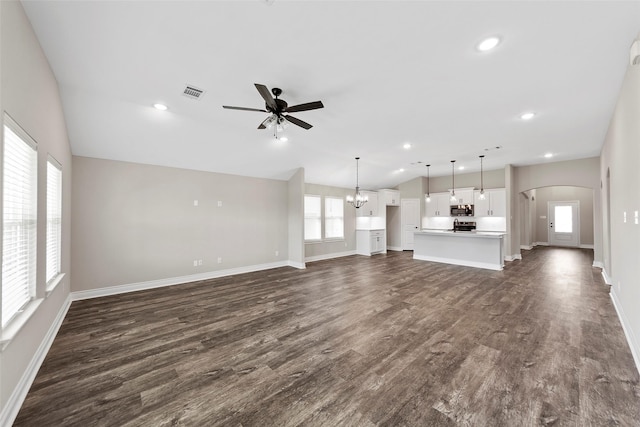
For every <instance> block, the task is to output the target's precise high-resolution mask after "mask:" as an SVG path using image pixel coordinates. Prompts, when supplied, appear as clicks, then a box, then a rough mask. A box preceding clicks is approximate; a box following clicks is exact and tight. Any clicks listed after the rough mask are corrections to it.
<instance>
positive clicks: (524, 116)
mask: <svg viewBox="0 0 640 427" xmlns="http://www.w3.org/2000/svg"><path fill="white" fill-rule="evenodd" d="M535 115H536V113H533V112H531V111H529V112H527V113H523V114H521V115H520V118H521V119H522V120H531V119H533V118H534V117H535Z"/></svg>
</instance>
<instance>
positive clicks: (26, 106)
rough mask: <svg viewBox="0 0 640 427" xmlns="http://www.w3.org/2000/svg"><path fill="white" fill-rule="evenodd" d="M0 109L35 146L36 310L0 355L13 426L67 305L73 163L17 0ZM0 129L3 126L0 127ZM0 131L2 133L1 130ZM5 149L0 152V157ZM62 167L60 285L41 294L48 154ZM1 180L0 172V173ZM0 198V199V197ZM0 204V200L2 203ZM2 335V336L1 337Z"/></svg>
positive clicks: (45, 68) (0, 82)
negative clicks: (36, 205)
mask: <svg viewBox="0 0 640 427" xmlns="http://www.w3.org/2000/svg"><path fill="white" fill-rule="evenodd" d="M0 111H6V112H7V113H8V114H9V115H10V116H11V117H12V118H13V119H14V120H15V121H16V122H17V123H18V124H19V125H20V126H21V127H22V128H23V129H24V130H26V131H27V133H29V134H30V135H31V137H32V138H33V139H34V140H35V141H36V142H37V144H38V237H37V247H38V250H37V259H38V261H37V277H36V286H37V293H36V297H37V298H36V299H37V301H39V302H40V305H39V306H38V309H37V311H35V313H33V315H32V316H31V317H30V318H29V320H28V321H27V323H26V324H25V325H24V326H23V327H22V329H20V331H19V332H18V333H17V334H16V335H15V336H14V338H13V340H11V342H10V343H9V344H8V346H7V347H6V348H5V349H4V350H2V352H1V353H0V425H6V424H9V423H10V422H11V420H12V419H13V417H14V416H15V415H16V414H17V412H15V411H14V410H17V407H16V405H19V404H20V403H21V401H22V398H23V397H24V395H26V393H27V391H28V390H27V388H28V386H29V384H30V380H29V377H31V378H32V377H33V376H35V373H36V372H34V371H33V369H34V367H35V368H36V369H37V367H38V366H39V363H38V360H42V357H44V352H45V351H46V348H43V347H41V345H43V343H44V342H45V341H46V337H47V336H50V335H49V334H52V333H53V332H55V330H53V331H52V330H50V327H51V326H52V325H54V324H55V323H56V322H55V319H56V317H57V316H58V315H59V314H60V313H62V312H64V310H65V309H66V307H67V304H68V300H67V298H68V295H69V283H70V278H71V275H70V241H71V238H70V229H71V228H70V221H71V180H72V161H71V151H70V148H69V142H68V137H67V131H66V125H65V120H64V116H63V113H62V106H61V101H60V96H59V93H58V86H57V82H56V79H55V77H54V75H53V72H52V71H51V69H50V67H49V63H48V61H47V58H46V57H45V55H44V53H43V52H42V49H41V48H40V44H39V43H38V40H37V38H36V36H35V34H34V33H33V30H32V28H31V25H30V23H29V21H28V19H27V17H26V15H25V14H24V11H23V9H22V5H21V4H20V3H19V2H16V1H0ZM0 129H1V128H0ZM0 132H1V130H0ZM2 151H3V150H0V153H1V152H2ZM48 155H51V156H53V157H54V158H55V159H56V160H57V161H58V162H59V163H60V164H61V165H62V186H63V188H62V199H63V200H62V218H63V222H62V260H61V261H62V265H61V270H62V272H64V273H66V276H65V278H64V279H63V281H62V282H61V283H60V284H59V285H58V286H57V287H56V288H55V290H54V291H53V292H52V293H51V294H49V295H48V296H46V295H45V241H46V240H45V232H44V230H45V229H46V176H47V174H46V168H47V156H48ZM0 176H1V174H0ZM0 200H1V198H0ZM0 203H1V202H0ZM5 338H6V334H5V333H4V332H3V339H5Z"/></svg>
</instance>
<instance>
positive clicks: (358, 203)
mask: <svg viewBox="0 0 640 427" xmlns="http://www.w3.org/2000/svg"><path fill="white" fill-rule="evenodd" d="M359 160H360V157H356V192H355V194H354V195H353V196H351V195H349V196H347V203H349V204H351V205H352V206H353V207H354V208H356V209H358V208H361V207H362V206H364V204H365V203H367V202H368V201H369V198H368V197H367V196H363V195H362V194H360V187H359V185H358V172H359V169H358V162H359Z"/></svg>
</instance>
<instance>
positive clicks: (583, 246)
mask: <svg viewBox="0 0 640 427" xmlns="http://www.w3.org/2000/svg"><path fill="white" fill-rule="evenodd" d="M580 249H593V245H580Z"/></svg>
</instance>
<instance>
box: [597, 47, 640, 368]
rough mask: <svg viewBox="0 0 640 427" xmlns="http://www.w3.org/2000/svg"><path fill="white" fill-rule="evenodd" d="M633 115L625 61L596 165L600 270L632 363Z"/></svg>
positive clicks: (636, 183)
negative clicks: (602, 240)
mask: <svg viewBox="0 0 640 427" xmlns="http://www.w3.org/2000/svg"><path fill="white" fill-rule="evenodd" d="M630 44H631V43H630ZM639 118H640V66H637V65H636V66H631V65H629V66H628V67H627V72H626V75H625V78H624V82H623V84H622V88H621V90H620V96H619V98H618V102H617V105H616V109H615V113H614V115H613V117H612V119H611V122H610V125H609V130H608V132H607V136H606V139H605V143H604V146H603V148H602V153H601V155H600V163H599V165H598V169H599V178H600V182H602V190H603V191H607V174H608V173H610V176H611V177H610V181H609V183H610V194H608V197H607V194H605V196H604V197H603V200H607V198H608V199H610V204H611V206H610V211H611V217H610V218H608V216H607V211H608V208H607V206H606V205H603V206H602V209H601V213H602V216H603V217H605V218H606V219H607V221H608V222H609V224H605V227H604V228H603V229H604V230H606V229H607V225H610V227H611V240H610V242H608V245H606V247H607V248H610V251H611V253H610V254H607V256H606V257H605V258H606V259H607V260H608V259H610V260H611V265H609V266H607V270H606V271H605V273H606V275H607V276H608V279H609V281H610V283H611V285H612V287H611V294H612V297H613V300H614V302H615V304H616V308H617V309H618V314H619V315H620V319H621V321H622V324H623V326H624V329H625V332H626V333H627V337H628V339H629V341H630V343H631V348H632V351H633V352H634V356H635V358H636V366H638V365H640V360H639V358H638V356H639V355H640V310H638V301H640V281H639V280H638V277H640V225H639V224H636V223H635V221H634V214H635V212H638V211H640V167H639V165H640V120H639ZM600 182H599V183H598V185H600ZM598 193H600V190H599V191H598ZM625 213H626V215H627V221H626V222H625V221H624V215H625ZM607 234H608V233H606V232H605V233H604V235H605V236H607ZM607 264H609V262H608V261H607Z"/></svg>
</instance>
